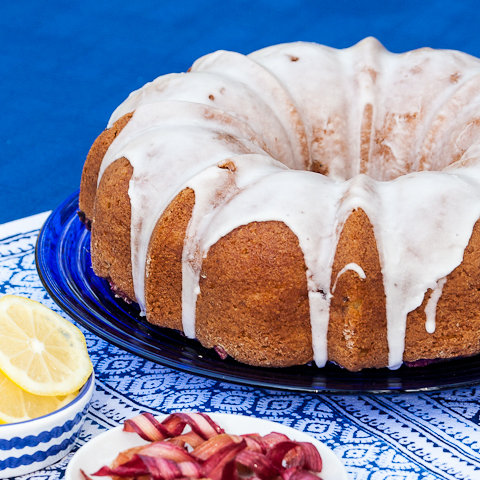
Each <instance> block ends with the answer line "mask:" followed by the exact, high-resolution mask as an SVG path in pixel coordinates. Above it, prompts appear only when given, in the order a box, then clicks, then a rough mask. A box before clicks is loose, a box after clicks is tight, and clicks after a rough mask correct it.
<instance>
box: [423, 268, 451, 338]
mask: <svg viewBox="0 0 480 480" xmlns="http://www.w3.org/2000/svg"><path fill="white" fill-rule="evenodd" d="M446 282H447V277H443V278H441V279H440V280H439V281H438V282H437V286H436V287H435V288H434V289H433V292H432V293H431V295H430V298H429V299H428V302H427V305H426V307H425V316H426V317H427V320H426V322H425V330H426V331H427V332H428V333H434V332H435V312H436V310H437V303H438V301H439V300H440V297H441V296H442V290H443V286H444V285H445V283H446Z"/></svg>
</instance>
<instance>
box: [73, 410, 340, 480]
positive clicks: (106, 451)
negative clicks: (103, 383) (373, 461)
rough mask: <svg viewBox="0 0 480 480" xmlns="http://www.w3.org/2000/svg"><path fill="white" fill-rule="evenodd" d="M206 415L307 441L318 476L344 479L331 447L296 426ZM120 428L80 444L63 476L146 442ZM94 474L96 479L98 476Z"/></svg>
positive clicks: (237, 427) (76, 479) (232, 429)
mask: <svg viewBox="0 0 480 480" xmlns="http://www.w3.org/2000/svg"><path fill="white" fill-rule="evenodd" d="M208 415H209V416H210V417H211V418H212V420H213V421H214V422H216V423H218V425H220V427H222V428H223V429H224V430H225V432H226V433H230V434H235V435H242V434H245V433H259V434H260V435H266V434H267V433H270V432H279V433H284V434H285V435H287V436H288V437H289V438H290V439H291V440H296V441H299V442H311V443H313V445H315V447H316V448H317V449H318V451H319V452H320V456H321V457H322V461H323V469H322V472H321V477H322V479H323V480H348V477H347V471H346V470H345V467H344V466H343V465H342V463H341V462H340V460H339V458H338V457H337V456H336V455H335V454H334V453H333V451H332V450H330V448H328V447H327V446H326V445H324V444H323V443H320V442H319V441H318V440H315V439H314V438H312V437H311V436H310V435H307V434H306V433H304V432H299V431H298V430H295V429H293V428H290V427H286V426H285V425H281V424H280V423H275V422H270V421H268V420H261V419H258V418H254V417H244V416H242V415H229V414H226V413H209V414H208ZM166 417H167V415H160V416H158V417H157V418H158V420H160V421H162V420H163V419H164V418H166ZM122 429H123V427H122V426H119V427H115V428H113V429H112V430H108V431H107V432H105V433H102V434H101V435H99V436H98V437H95V438H94V439H92V440H90V441H89V442H88V443H87V444H85V445H84V446H83V447H81V448H80V449H79V450H78V451H77V452H76V453H75V455H74V456H73V457H72V459H71V460H70V463H69V464H68V467H67V470H66V473H65V479H66V480H83V478H82V476H81V474H80V469H82V470H83V471H84V472H85V473H87V475H91V474H92V473H95V472H96V471H97V470H99V469H100V468H101V467H103V466H104V465H110V463H111V462H112V461H113V460H114V459H115V457H116V456H117V455H118V453H120V452H121V451H122V450H126V449H127V448H131V447H136V446H139V445H144V444H146V443H149V442H146V441H145V440H142V439H141V438H140V437H139V436H138V435H136V434H134V433H127V432H124V431H123V430H122ZM94 478H95V477H94ZM96 478H99V479H100V478H101V477H96Z"/></svg>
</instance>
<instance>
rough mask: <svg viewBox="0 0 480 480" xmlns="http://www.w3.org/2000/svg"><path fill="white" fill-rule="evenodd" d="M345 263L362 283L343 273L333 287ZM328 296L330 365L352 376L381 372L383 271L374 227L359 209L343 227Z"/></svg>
mask: <svg viewBox="0 0 480 480" xmlns="http://www.w3.org/2000/svg"><path fill="white" fill-rule="evenodd" d="M349 263H356V264H357V265H358V266H360V267H361V268H362V269H363V271H364V272H365V275H366V278H365V279H364V280H362V279H361V278H360V277H359V275H358V274H357V273H356V272H354V271H352V270H347V271H346V272H345V273H343V274H342V275H340V276H339V277H338V280H337V281H336V279H337V275H338V274H339V272H340V271H341V270H342V269H343V267H345V266H346V265H348V264H349ZM335 281H336V285H335ZM334 285H335V290H334V291H333V287H334ZM330 291H332V294H333V297H332V299H331V303H330V321H329V324H328V358H329V360H331V361H333V362H335V363H338V364H339V365H342V366H343V367H345V368H348V370H351V371H358V370H361V369H363V368H370V367H382V366H385V365H386V364H387V363H388V345H387V321H386V303H385V302H386V300H385V292H384V288H383V280H382V271H381V266H380V259H379V256H378V250H377V245H376V242H375V235H374V231H373V227H372V224H371V223H370V220H369V219H368V217H367V215H366V214H365V212H364V211H363V210H362V209H358V210H355V211H354V212H352V214H351V215H350V216H349V218H348V219H347V221H346V222H345V225H344V227H343V230H342V233H341V235H340V239H339V242H338V246H337V251H336V254H335V260H334V263H333V269H332V283H331V287H330Z"/></svg>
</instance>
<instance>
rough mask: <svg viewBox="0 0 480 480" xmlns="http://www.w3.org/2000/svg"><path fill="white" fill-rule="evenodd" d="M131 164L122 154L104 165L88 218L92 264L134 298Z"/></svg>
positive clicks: (120, 292)
mask: <svg viewBox="0 0 480 480" xmlns="http://www.w3.org/2000/svg"><path fill="white" fill-rule="evenodd" d="M132 174H133V168H132V166H131V165H130V162H129V161H128V160H127V159H126V158H124V157H123V158H120V159H118V160H115V161H114V162H113V163H112V164H111V165H109V166H108V167H107V169H106V170H105V172H104V174H103V175H102V179H101V180H100V184H99V185H98V191H97V195H96V198H95V205H94V217H93V222H92V239H91V252H92V267H93V270H94V271H95V273H96V274H97V275H98V276H99V277H104V278H109V279H110V280H111V282H112V283H113V285H115V287H116V288H117V289H118V290H119V294H120V295H122V294H124V295H126V296H127V297H128V298H129V299H130V300H135V291H134V289H133V280H132V259H131V247H130V219H131V207H130V198H129V196H128V184H129V182H130V178H131V177H132Z"/></svg>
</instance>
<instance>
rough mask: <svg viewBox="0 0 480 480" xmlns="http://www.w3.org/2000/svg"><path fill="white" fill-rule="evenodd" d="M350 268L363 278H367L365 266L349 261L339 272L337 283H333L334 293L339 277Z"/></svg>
mask: <svg viewBox="0 0 480 480" xmlns="http://www.w3.org/2000/svg"><path fill="white" fill-rule="evenodd" d="M349 270H352V271H354V272H355V273H356V274H357V275H358V276H359V277H360V278H361V279H362V280H365V279H366V278H367V276H366V275H365V272H364V271H363V268H362V267H361V266H360V265H357V264H356V263H347V265H345V266H344V267H343V268H342V269H341V270H340V271H339V272H338V273H337V276H336V278H335V283H334V284H333V287H332V295H333V294H334V293H335V288H337V282H338V279H339V278H340V277H341V276H342V275H343V274H344V273H345V272H348V271H349Z"/></svg>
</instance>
